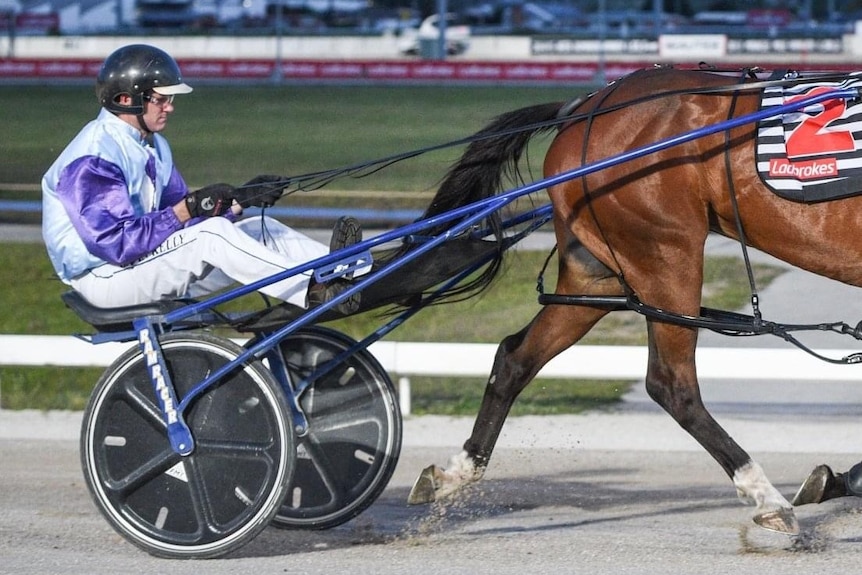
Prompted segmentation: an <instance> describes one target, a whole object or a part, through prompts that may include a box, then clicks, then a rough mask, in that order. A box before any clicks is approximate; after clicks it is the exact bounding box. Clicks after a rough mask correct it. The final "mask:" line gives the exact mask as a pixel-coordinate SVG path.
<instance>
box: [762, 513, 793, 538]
mask: <svg viewBox="0 0 862 575" xmlns="http://www.w3.org/2000/svg"><path fill="white" fill-rule="evenodd" d="M754 522H755V523H757V524H758V525H759V526H760V527H763V528H764V529H768V530H770V531H775V532H778V533H786V534H788V535H799V522H798V521H796V514H794V513H793V509H790V508H782V509H778V510H777V511H770V512H768V513H762V514H760V515H755V516H754Z"/></svg>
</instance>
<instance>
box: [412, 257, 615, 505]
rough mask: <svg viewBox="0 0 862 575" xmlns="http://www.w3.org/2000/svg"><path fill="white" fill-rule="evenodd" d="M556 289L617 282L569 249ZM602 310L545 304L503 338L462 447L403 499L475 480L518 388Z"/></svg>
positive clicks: (439, 493)
mask: <svg viewBox="0 0 862 575" xmlns="http://www.w3.org/2000/svg"><path fill="white" fill-rule="evenodd" d="M561 266H563V267H561V271H560V279H559V280H558V282H557V293H569V294H571V293H594V294H604V295H609V294H614V295H619V294H620V293H621V289H620V286H619V283H618V281H617V280H616V279H615V278H612V277H610V276H609V275H608V274H607V268H604V267H603V266H602V265H601V264H599V263H598V262H597V261H596V260H594V259H593V258H592V256H591V255H590V254H588V253H586V252H584V251H583V250H581V249H578V248H571V249H570V251H569V253H568V261H566V262H563V263H561ZM607 313H608V310H605V309H597V308H590V307H580V306H568V305H550V306H546V307H544V308H543V309H542V310H541V311H540V312H539V313H538V314H537V315H536V317H535V318H533V320H532V321H531V322H530V324H529V325H527V327H525V328H524V329H522V330H521V331H519V332H518V333H516V334H513V335H510V336H508V337H507V338H505V339H504V340H503V341H502V342H501V343H500V345H499V347H498V348H497V354H496V357H495V359H494V366H493V368H492V370H491V375H490V376H489V378H488V382H487V384H486V386H485V394H484V396H483V398H482V405H481V406H480V408H479V413H478V415H477V416H476V421H475V423H474V425H473V432H472V434H471V435H470V438H469V439H468V440H467V441H466V443H465V444H464V450H463V451H462V452H461V453H459V454H457V455H455V456H453V457H452V458H451V459H450V461H449V464H448V466H447V468H446V469H441V468H439V467H436V466H433V465H432V466H430V467H428V468H426V469H425V470H424V471H423V472H422V474H421V475H420V476H419V478H418V479H417V481H416V483H415V484H414V487H413V490H412V491H411V493H410V497H409V499H408V502H409V503H428V502H430V501H434V500H435V499H439V498H441V497H444V496H446V495H449V494H451V493H453V492H455V491H457V490H458V489H460V488H461V487H463V486H464V485H466V484H469V483H472V482H474V481H478V480H479V479H481V477H482V475H483V474H484V472H485V468H486V467H487V465H488V461H489V459H490V457H491V453H492V452H493V450H494V446H495V445H496V443H497V439H498V438H499V436H500V431H501V430H502V427H503V423H504V422H505V420H506V417H507V416H508V414H509V410H510V409H511V407H512V404H513V403H514V402H515V399H516V398H517V397H518V395H519V394H520V393H521V391H522V390H523V389H524V388H525V387H526V386H527V384H529V383H530V381H531V380H532V379H533V378H534V377H535V375H536V374H537V373H538V372H539V370H541V368H542V367H543V366H544V365H545V364H546V363H547V362H548V361H550V360H551V359H552V358H553V357H554V356H556V355H557V354H558V353H560V352H562V351H564V350H565V349H567V348H569V347H570V346H572V345H573V344H574V343H575V342H577V341H578V340H580V339H581V338H582V337H583V336H584V335H585V334H586V333H587V332H588V331H589V330H590V329H591V328H592V327H593V326H594V325H595V324H596V322H598V321H599V320H600V319H601V318H602V317H603V316H605V315H606V314H607Z"/></svg>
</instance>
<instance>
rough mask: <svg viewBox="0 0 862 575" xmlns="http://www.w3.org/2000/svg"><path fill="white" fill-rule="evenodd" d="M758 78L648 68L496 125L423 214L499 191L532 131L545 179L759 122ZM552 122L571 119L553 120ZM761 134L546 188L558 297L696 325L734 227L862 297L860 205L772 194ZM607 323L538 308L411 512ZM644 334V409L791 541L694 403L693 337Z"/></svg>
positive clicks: (742, 459) (750, 132)
mask: <svg viewBox="0 0 862 575" xmlns="http://www.w3.org/2000/svg"><path fill="white" fill-rule="evenodd" d="M758 82H763V83H768V82H765V81H763V80H761V79H760V78H758V77H755V76H753V75H749V76H748V77H745V75H744V74H740V75H739V76H737V77H733V76H729V75H727V74H724V73H717V72H708V71H702V70H678V69H672V68H655V69H648V70H642V71H639V72H636V73H634V74H631V75H629V76H627V77H625V78H623V79H621V80H618V81H616V82H613V83H611V84H609V85H608V86H606V87H605V88H603V89H602V90H600V91H598V92H596V93H595V94H592V95H591V96H590V97H588V98H585V99H583V100H582V101H580V102H577V103H575V104H573V105H572V104H570V105H565V104H562V103H551V104H542V105H536V106H531V107H527V108H524V109H521V110H516V111H513V112H510V113H508V114H504V115H503V116H501V117H499V118H498V119H496V120H495V121H494V122H493V123H491V124H490V125H489V126H487V127H486V128H485V129H484V130H483V132H480V134H486V135H493V134H499V135H498V136H495V137H488V138H485V139H479V140H477V141H474V142H473V143H472V144H471V145H470V146H469V148H468V149H467V151H466V152H465V153H464V155H463V157H462V158H461V159H460V160H459V161H458V162H457V163H456V164H455V165H454V166H453V167H452V168H451V169H450V171H449V173H448V174H447V177H446V179H445V180H444V182H443V183H442V184H441V187H440V188H439V190H438V193H437V195H436V197H435V199H434V200H433V202H432V205H431V207H430V208H429V209H428V211H427V212H426V217H427V216H431V215H434V214H437V213H441V212H445V211H446V210H449V209H452V208H453V207H456V206H459V205H463V204H466V203H469V202H473V201H477V200H480V199H482V198H488V197H491V196H494V195H495V194H498V193H500V192H501V190H500V187H501V182H502V181H503V177H502V175H501V174H503V173H504V172H505V171H506V170H511V169H512V167H513V165H514V164H516V163H517V161H518V160H519V158H520V157H521V155H522V152H523V151H524V149H525V147H526V145H527V143H528V141H529V140H530V138H531V137H532V136H533V135H534V134H536V133H538V132H541V131H550V130H551V129H557V130H558V133H557V134H556V136H555V138H554V140H553V142H552V144H551V146H550V148H549V150H548V152H547V155H546V157H545V160H544V174H545V177H552V176H554V175H557V174H560V173H563V172H565V171H569V170H573V169H577V168H578V167H579V166H583V165H586V164H589V163H590V162H595V161H598V160H602V159H604V158H609V157H612V156H614V155H617V154H620V153H622V152H624V151H626V150H631V149H634V148H637V147H640V146H645V145H649V144H651V143H654V142H656V141H659V140H661V139H664V138H668V137H672V136H675V135H677V134H680V133H682V132H685V131H689V130H692V129H696V128H699V127H702V126H708V125H714V124H717V123H721V122H724V121H726V120H728V119H729V118H731V117H737V116H740V115H743V114H747V113H751V112H754V111H756V110H758V107H759V106H760V89H757V88H758V87H759V85H758ZM740 83H742V84H740ZM561 115H566V116H568V117H571V118H575V119H574V120H572V121H569V122H567V123H565V124H562V125H557V124H554V123H553V122H555V121H556V120H558V119H559V118H560V116H561ZM558 126H562V127H558ZM525 130H526V131H525ZM756 133H757V126H756V125H755V124H745V125H742V126H741V127H737V128H734V129H732V130H728V131H726V132H720V133H715V134H713V135H709V136H706V137H702V138H698V139H694V140H692V141H689V142H687V143H684V144H681V145H679V146H674V147H670V148H667V149H664V150H662V151H659V152H656V153H654V154H651V155H648V156H645V157H642V158H639V159H635V160H632V161H629V162H625V163H622V164H619V165H616V166H613V167H610V168H606V169H602V170H600V171H597V172H595V173H591V174H590V175H588V176H585V177H579V178H575V179H571V180H568V181H565V182H564V183H560V184H557V185H554V186H552V187H550V188H548V190H547V192H548V195H549V196H550V199H551V201H552V204H553V210H554V232H555V235H556V241H557V246H558V248H559V262H558V266H559V274H558V281H557V285H556V290H555V292H556V294H590V295H601V296H624V295H631V294H633V295H635V296H637V298H638V299H639V300H640V301H641V302H644V303H645V304H648V305H650V306H654V307H656V308H662V309H663V310H668V311H670V312H674V313H678V314H685V315H688V316H697V315H698V314H699V312H700V309H701V290H702V280H703V277H702V276H703V271H702V270H703V263H704V242H705V241H706V239H707V235H708V234H709V233H710V232H715V233H719V234H722V235H725V236H728V237H731V238H736V239H738V238H739V237H740V235H741V234H740V233H739V231H738V230H740V229H742V230H744V237H745V239H746V242H747V243H748V244H749V245H751V246H753V247H755V248H757V249H760V250H762V251H764V252H767V253H769V254H772V255H773V256H776V257H778V258H780V259H782V260H784V261H786V262H789V263H791V264H793V265H795V266H798V267H800V268H804V269H806V270H809V271H812V272H815V273H817V274H821V275H823V276H827V277H830V278H833V279H836V280H840V281H842V282H846V283H848V284H852V285H856V286H859V285H862V266H859V265H857V261H858V257H859V254H860V253H862V234H860V233H859V232H858V231H859V230H860V229H862V198H860V197H858V196H853V197H848V198H845V199H842V200H841V201H829V202H819V203H803V202H798V201H790V200H788V199H783V198H781V197H779V196H778V195H776V194H775V193H774V192H773V191H771V190H770V189H768V188H767V187H766V186H765V185H764V183H763V182H762V180H761V178H760V176H759V175H758V173H757V168H756V166H755V163H754V155H755V151H754V147H755V142H756ZM735 205H736V206H735ZM737 214H738V217H739V223H741V227H740V225H738V221H737ZM788 238H793V241H787V240H788ZM607 313H608V309H607V308H602V307H596V306H584V305H547V306H545V307H543V309H542V310H541V311H540V312H539V313H538V314H537V315H536V316H535V318H533V320H532V321H531V322H530V323H529V324H528V325H527V326H526V327H524V329H522V330H521V331H519V332H518V333H516V334H513V335H510V336H508V337H506V338H505V339H504V340H503V341H502V342H501V343H500V346H499V348H498V351H497V355H496V359H495V362H494V365H493V368H492V371H491V374H490V376H489V379H488V383H487V386H486V388H485V393H484V398H483V401H482V405H481V407H480V409H479V412H478V415H477V417H476V421H475V424H474V427H473V432H472V434H471V436H470V437H469V438H468V439H467V441H466V443H465V444H464V449H463V451H462V452H461V453H460V454H458V455H455V456H453V457H452V459H451V460H450V461H449V464H448V466H447V468H445V469H441V468H438V467H435V466H431V467H429V468H427V469H426V470H425V471H424V472H423V474H422V475H421V476H420V478H419V479H418V480H417V482H416V485H415V486H414V490H413V492H412V493H411V497H410V501H411V503H418V502H428V501H431V500H434V499H436V498H441V497H443V496H446V495H449V494H451V493H453V492H455V491H457V490H458V489H460V488H461V487H463V486H465V485H467V484H469V483H472V482H475V481H477V480H479V479H480V478H481V477H482V475H483V473H484V471H485V469H486V467H487V465H488V461H489V458H490V457H491V454H492V452H493V450H494V446H495V443H496V441H497V439H498V437H499V434H500V431H501V428H502V426H503V424H504V422H505V419H506V416H507V415H508V413H509V410H510V408H511V407H512V405H513V403H514V401H515V399H516V397H517V396H518V394H519V393H520V392H521V391H522V390H523V389H524V388H525V387H526V386H527V384H528V383H529V382H530V381H531V380H532V378H533V377H534V376H535V375H536V374H537V373H538V372H539V370H540V369H541V368H542V367H543V366H544V365H545V364H546V363H547V362H548V361H549V360H551V359H552V358H553V357H554V356H556V355H557V354H559V353H560V352H562V351H564V350H565V349H567V348H568V347H570V346H571V345H573V344H575V343H577V342H578V341H579V340H580V339H581V338H582V337H583V336H584V335H585V334H586V333H587V332H588V331H589V330H590V329H591V328H592V327H593V326H594V325H595V324H596V322H598V321H599V320H600V319H601V318H602V317H603V316H604V315H606V314H607ZM647 333H648V339H649V344H648V347H649V361H648V366H647V373H646V389H647V392H648V393H649V395H650V397H651V398H652V399H653V400H655V401H656V402H657V403H658V404H659V405H660V406H661V407H662V408H663V409H664V410H665V411H667V412H668V413H669V414H670V415H671V416H672V417H673V418H674V419H675V420H676V421H677V423H679V425H680V426H682V428H683V429H685V430H686V431H687V432H688V433H689V434H691V436H692V437H693V438H694V439H696V440H697V441H698V442H699V443H700V444H701V445H702V446H703V447H704V448H705V449H706V450H707V451H708V452H709V453H710V454H711V455H712V457H713V458H715V460H716V461H717V462H718V463H719V465H721V467H722V469H724V471H725V472H726V473H727V475H728V476H729V477H730V478H731V479H732V481H733V485H734V486H735V488H736V490H737V493H738V495H739V497H740V498H741V499H742V500H743V501H746V502H749V503H753V504H754V505H755V506H756V511H755V514H754V521H755V522H756V523H757V524H758V525H760V526H762V527H765V528H767V529H771V530H775V531H779V532H785V533H790V534H793V533H797V532H798V529H799V527H798V523H797V521H796V518H795V515H794V512H793V508H792V506H791V504H790V503H789V502H788V501H787V499H785V498H784V497H783V496H782V495H781V493H779V492H778V490H777V489H776V488H775V487H774V486H773V485H772V484H771V483H770V481H769V479H767V477H766V475H765V474H764V471H763V469H762V468H761V467H760V465H758V463H756V462H755V461H754V460H753V459H752V458H751V456H750V455H749V454H748V453H746V451H745V450H744V449H743V448H742V447H740V446H739V445H738V444H737V443H736V441H734V440H733V438H732V437H730V435H728V433H727V432H726V431H725V430H724V429H723V428H722V427H721V426H720V425H719V424H718V422H716V420H715V419H714V418H713V417H712V416H711V415H710V413H709V412H708V411H707V409H706V407H705V406H704V404H703V401H702V399H701V394H700V390H699V385H698V380H697V374H696V369H695V346H696V345H697V334H698V332H697V329H696V328H694V327H690V326H684V325H678V324H675V323H673V322H665V321H657V320H655V319H650V318H649V317H647Z"/></svg>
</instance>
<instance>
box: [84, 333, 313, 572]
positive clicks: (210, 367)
mask: <svg viewBox="0 0 862 575" xmlns="http://www.w3.org/2000/svg"><path fill="white" fill-rule="evenodd" d="M161 345H162V350H163V352H164V357H165V362H166V365H167V368H168V371H169V373H170V376H171V379H172V381H173V383H174V386H175V387H176V389H177V395H178V397H180V398H182V397H183V396H184V395H185V394H186V393H187V392H188V391H189V390H190V389H191V388H193V387H194V386H196V385H197V384H199V383H200V382H201V381H203V380H204V379H205V377H206V376H207V375H208V374H210V373H212V372H213V371H214V370H216V369H218V368H219V367H221V366H223V365H224V364H226V363H228V362H229V361H231V360H233V359H235V358H236V357H237V356H238V355H239V354H240V353H241V352H242V351H243V349H242V348H241V347H239V346H238V345H236V344H234V343H233V342H231V341H229V340H226V339H223V338H219V337H215V336H212V335H209V334H203V333H195V334H184V335H183V334H169V335H166V336H164V337H163V338H162V339H161ZM286 405H287V404H286V402H285V399H284V394H283V391H282V389H281V387H280V385H279V384H278V383H277V382H276V380H275V379H274V378H273V376H272V373H270V372H269V370H267V369H266V368H265V367H264V366H263V365H262V364H261V363H260V362H259V361H251V362H248V363H246V364H244V365H242V366H241V367H238V368H237V369H235V370H233V371H232V372H230V373H229V374H228V375H226V376H225V377H224V378H222V381H220V382H218V383H216V384H214V385H213V386H212V387H210V388H209V389H207V390H206V391H205V392H204V393H203V394H202V395H201V396H200V397H198V398H197V399H196V400H195V401H194V402H193V403H192V404H191V405H190V407H189V409H187V410H186V413H185V418H186V423H187V424H188V426H189V428H190V429H191V432H192V436H193V438H194V440H195V450H194V451H193V452H192V453H191V454H190V455H189V456H186V457H182V456H180V455H178V454H176V453H175V452H174V451H173V450H172V449H171V447H170V444H169V442H168V439H167V435H166V426H165V423H164V420H163V417H162V414H161V411H160V410H159V407H158V404H157V402H156V397H155V393H154V391H153V385H152V384H151V383H150V378H149V376H148V371H147V364H146V360H145V358H144V357H143V356H142V355H141V352H140V351H139V350H137V349H131V350H129V351H128V352H126V353H125V354H123V355H122V356H121V357H120V358H119V359H117V360H116V361H115V362H114V363H113V365H111V366H110V367H109V368H108V369H107V371H105V373H104V375H103V376H102V378H101V379H100V380H99V383H98V384H97V386H96V389H95V390H94V391H93V394H92V396H91V397H90V402H89V404H88V406H87V409H86V411H85V413H84V421H83V426H82V433H81V464H82V467H83V470H84V478H85V480H86V482H87V486H88V488H89V490H90V493H91V495H92V496H93V500H94V501H95V503H96V506H97V507H98V508H99V510H100V511H101V512H102V514H103V515H104V516H105V518H106V519H107V520H108V522H109V523H110V524H111V525H112V527H114V529H116V530H117V531H118V532H119V533H120V534H121V535H122V536H123V537H125V538H126V539H127V540H129V541H130V542H132V543H134V544H135V545H137V546H139V547H141V548H142V549H144V550H146V551H147V552H149V553H151V554H153V555H157V556H161V557H173V558H192V557H199V558H204V557H215V556H218V555H223V554H225V553H228V552H230V551H233V550H235V549H237V548H239V547H241V546H242V545H244V544H246V543H247V542H248V541H250V540H251V539H252V538H254V537H255V536H256V535H257V534H258V533H259V532H260V531H261V530H262V529H263V528H265V527H266V526H267V525H268V524H269V523H270V522H271V521H272V517H273V516H274V514H275V513H276V512H277V511H278V509H279V507H280V505H281V503H282V500H283V498H284V492H285V487H286V485H288V484H289V483H290V479H291V474H292V472H293V466H294V464H295V452H296V443H295V441H296V440H295V436H294V434H293V427H292V422H291V420H290V416H289V415H290V414H289V410H288V409H287V407H286Z"/></svg>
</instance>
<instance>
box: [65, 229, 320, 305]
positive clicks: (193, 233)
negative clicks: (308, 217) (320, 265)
mask: <svg viewBox="0 0 862 575" xmlns="http://www.w3.org/2000/svg"><path fill="white" fill-rule="evenodd" d="M327 253H329V247H328V246H325V245H323V244H321V243H320V242H318V241H316V240H313V239H311V238H310V237H308V236H306V235H304V234H301V233H299V232H297V231H296V230H294V229H292V228H289V227H287V226H285V225H284V224H282V223H281V222H279V221H277V220H274V219H272V218H267V217H264V218H259V217H255V218H249V219H246V220H241V221H239V222H236V223H234V222H231V221H230V220H228V219H226V218H220V217H216V218H209V219H206V220H203V221H202V222H200V223H198V224H195V225H193V226H190V227H188V228H185V229H183V230H180V231H178V232H176V233H174V234H172V235H171V236H170V237H169V238H168V239H167V240H165V241H164V243H162V245H160V246H159V247H158V248H157V249H156V250H155V251H154V252H153V253H151V254H149V255H147V256H145V257H143V258H141V259H140V260H138V261H137V262H135V263H133V264H131V265H128V266H125V267H118V266H114V265H111V264H105V265H103V266H100V267H98V268H95V269H92V270H90V271H89V272H87V273H85V274H82V275H81V276H79V277H77V278H75V279H73V280H72V282H71V283H72V288H73V289H75V290H76V291H78V292H79V293H81V295H83V296H84V297H85V298H86V299H87V300H89V301H90V303H92V304H94V305H96V306H99V307H119V306H124V305H133V304H139V303H147V302H151V301H156V300H159V299H163V298H172V297H182V296H189V297H199V296H202V295H206V294H209V293H212V292H214V291H218V290H220V289H224V288H227V287H230V286H232V285H236V283H241V284H250V283H253V282H255V281H257V280H261V279H264V278H267V277H269V276H272V275H274V274H276V273H279V272H282V271H284V270H286V269H290V268H293V267H296V266H297V265H300V264H302V263H304V262H307V261H310V260H312V259H315V258H319V257H322V256H324V255H326V254H327ZM310 277H311V271H308V272H306V273H303V274H297V275H295V276H293V277H290V278H287V279H285V280H282V281H279V282H277V283H274V284H270V285H268V286H266V287H263V288H261V290H260V291H261V292H262V293H264V294H266V295H268V296H272V297H274V298H277V299H280V300H282V301H286V302H289V303H292V304H294V305H297V306H300V307H303V308H304V307H306V292H307V290H308V282H309V279H310Z"/></svg>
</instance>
